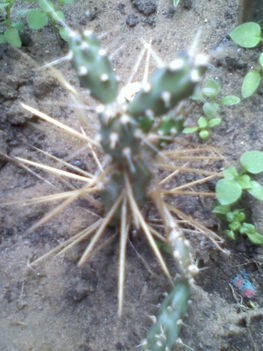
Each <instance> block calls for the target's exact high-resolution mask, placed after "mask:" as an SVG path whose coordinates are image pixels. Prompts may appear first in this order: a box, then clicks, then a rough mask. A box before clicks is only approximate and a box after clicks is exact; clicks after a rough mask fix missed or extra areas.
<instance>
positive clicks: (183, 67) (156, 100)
mask: <svg viewBox="0 0 263 351" xmlns="http://www.w3.org/2000/svg"><path fill="white" fill-rule="evenodd" d="M202 58H204V59H201V56H200V55H197V56H196V57H192V56H190V55H189V54H188V53H184V54H181V55H179V56H178V57H177V58H176V59H175V60H174V61H172V62H171V63H170V64H169V65H167V66H165V67H162V68H159V69H158V70H157V71H156V72H155V74H154V75H153V76H152V78H151V80H150V83H149V84H148V85H147V86H145V88H144V89H143V90H142V91H140V92H139V93H138V94H137V95H136V96H135V97H134V99H133V101H131V102H130V104H129V106H128V111H129V113H130V114H131V115H132V116H133V117H134V118H138V117H140V116H145V114H146V113H147V111H151V112H152V113H153V115H154V116H157V117H158V116H161V115H163V114H165V113H167V112H168V111H170V110H171V109H172V108H173V107H174V106H175V105H176V104H177V103H178V102H179V101H181V100H183V99H185V98H187V97H189V96H190V95H192V93H193V91H194V88H195V86H196V84H197V83H198V82H199V81H200V79H201V76H202V75H203V73H204V71H205V69H206V65H207V60H205V57H204V56H202Z"/></svg>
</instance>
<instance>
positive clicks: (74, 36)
mask: <svg viewBox="0 0 263 351" xmlns="http://www.w3.org/2000/svg"><path fill="white" fill-rule="evenodd" d="M69 47H70V50H71V52H72V60H73V65H74V68H75V69H76V71H77V72H78V75H79V80H80V84H81V86H82V87H84V88H87V89H88V90H89V91H90V94H91V95H92V96H93V97H94V98H96V99H97V100H99V101H100V102H101V103H103V104H109V103H112V102H113V101H114V100H115V99H116V97H117V94H118V84H117V80H116V77H115V74H114V72H113V69H112V66H111V63H110V60H109V58H108V56H107V55H106V52H105V50H103V49H101V48H100V43H99V40H98V39H97V38H96V36H95V35H93V34H92V32H90V31H84V32H83V33H82V34H79V33H76V32H70V33H69Z"/></svg>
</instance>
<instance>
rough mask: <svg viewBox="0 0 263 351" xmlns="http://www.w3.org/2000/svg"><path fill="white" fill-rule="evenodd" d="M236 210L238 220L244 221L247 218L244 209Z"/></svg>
mask: <svg viewBox="0 0 263 351" xmlns="http://www.w3.org/2000/svg"><path fill="white" fill-rule="evenodd" d="M234 212H235V218H236V220H237V221H239V222H244V220H245V219H246V215H245V212H244V210H235V211H234Z"/></svg>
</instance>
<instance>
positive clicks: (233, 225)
mask: <svg viewBox="0 0 263 351" xmlns="http://www.w3.org/2000/svg"><path fill="white" fill-rule="evenodd" d="M240 226H241V224H240V222H239V221H234V222H232V223H230V224H229V228H230V229H231V230H233V232H236V231H237V230H238V229H239V228H240Z"/></svg>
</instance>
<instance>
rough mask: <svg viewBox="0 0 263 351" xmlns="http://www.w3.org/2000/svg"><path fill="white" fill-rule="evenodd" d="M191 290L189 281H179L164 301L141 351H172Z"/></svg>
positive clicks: (141, 346) (140, 348)
mask: <svg viewBox="0 0 263 351" xmlns="http://www.w3.org/2000/svg"><path fill="white" fill-rule="evenodd" d="M189 293H190V288H189V284H188V281H187V280H185V279H178V280H177V281H176V282H175V285H174V287H173V289H172V291H171V292H170V294H169V295H168V296H167V297H166V298H165V300H164V301H163V303H162V305H161V308H160V313H159V315H158V317H157V321H156V322H155V323H154V325H153V326H152V328H151V330H150V331H149V333H148V335H147V339H146V340H144V341H143V342H142V344H141V345H140V347H139V349H138V350H139V351H170V350H171V348H172V347H173V345H174V344H175V343H176V341H178V339H179V334H180V329H181V324H182V318H183V317H184V316H185V314H186V311H187V305H188V303H187V302H188V298H189Z"/></svg>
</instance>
